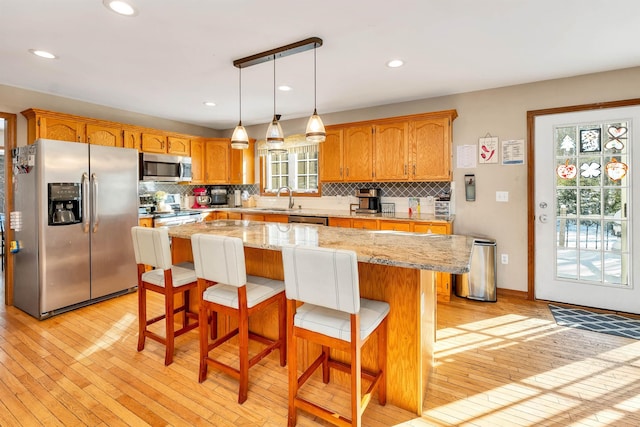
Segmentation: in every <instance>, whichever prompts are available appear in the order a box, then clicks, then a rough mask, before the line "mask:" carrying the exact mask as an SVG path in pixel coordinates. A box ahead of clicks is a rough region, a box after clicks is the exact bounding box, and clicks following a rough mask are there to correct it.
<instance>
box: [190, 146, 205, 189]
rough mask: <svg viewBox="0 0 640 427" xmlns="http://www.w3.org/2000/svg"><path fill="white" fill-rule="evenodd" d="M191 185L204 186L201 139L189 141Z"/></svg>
mask: <svg viewBox="0 0 640 427" xmlns="http://www.w3.org/2000/svg"><path fill="white" fill-rule="evenodd" d="M191 183H192V184H204V141H203V140H202V139H201V138H196V139H193V140H192V141H191Z"/></svg>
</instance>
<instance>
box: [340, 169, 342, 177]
mask: <svg viewBox="0 0 640 427" xmlns="http://www.w3.org/2000/svg"><path fill="white" fill-rule="evenodd" d="M340 178H342V166H341V167H340Z"/></svg>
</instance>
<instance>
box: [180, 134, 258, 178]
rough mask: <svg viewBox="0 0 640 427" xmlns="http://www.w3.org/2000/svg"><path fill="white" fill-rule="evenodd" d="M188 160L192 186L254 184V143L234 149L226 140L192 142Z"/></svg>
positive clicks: (207, 139) (214, 139) (211, 139)
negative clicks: (247, 146)
mask: <svg viewBox="0 0 640 427" xmlns="http://www.w3.org/2000/svg"><path fill="white" fill-rule="evenodd" d="M191 161H192V163H191V173H192V175H193V179H192V181H191V182H192V183H194V184H254V183H255V141H251V142H249V148H247V149H245V150H236V149H232V148H231V140H230V139H229V138H204V139H194V140H193V141H191Z"/></svg>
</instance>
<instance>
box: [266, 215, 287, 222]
mask: <svg viewBox="0 0 640 427" xmlns="http://www.w3.org/2000/svg"><path fill="white" fill-rule="evenodd" d="M264 220H265V221H267V222H282V223H288V222H289V215H285V214H265V215H264Z"/></svg>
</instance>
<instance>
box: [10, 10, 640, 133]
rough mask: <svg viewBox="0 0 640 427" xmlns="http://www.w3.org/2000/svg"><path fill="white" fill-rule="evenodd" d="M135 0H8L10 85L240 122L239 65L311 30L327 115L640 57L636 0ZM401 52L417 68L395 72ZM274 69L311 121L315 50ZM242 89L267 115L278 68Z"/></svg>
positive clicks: (247, 117) (289, 106)
mask: <svg viewBox="0 0 640 427" xmlns="http://www.w3.org/2000/svg"><path fill="white" fill-rule="evenodd" d="M132 3H133V4H134V5H135V7H136V8H137V9H138V10H139V13H138V15H137V16H135V17H123V16H120V15H117V14H115V13H113V12H110V11H109V10H107V9H106V8H105V7H104V6H103V4H102V0H28V1H26V0H0V84H5V85H9V86H16V87H20V88H26V89H31V90H35V91H40V92H45V93H50V94H55V95H59V96H62V97H66V98H73V99H78V100H82V101H87V102H91V103H95V104H100V105H105V106H109V107H114V108H118V109H123V110H128V111H133V112H137V113H142V114H148V115H152V116H157V117H162V118H167V119H173V120H178V121H181V122H186V123H193V124H197V125H202V126H206V127H211V128H215V129H228V128H232V127H233V126H235V124H236V123H237V121H238V110H239V106H238V69H237V68H235V67H234V66H233V65H232V61H233V60H234V59H238V58H242V57H245V56H249V55H252V54H256V53H260V52H263V51H266V50H269V49H273V48H276V47H279V46H283V45H286V44H289V43H292V42H295V41H298V40H302V39H305V38H307V37H311V36H317V37H320V38H322V39H323V40H324V45H323V46H322V47H320V48H318V49H317V52H316V53H317V64H318V67H317V73H318V76H317V104H318V112H319V113H320V114H321V115H322V114H323V113H329V112H336V111H344V110H350V109H356V108H363V107H369V106H375V105H383V104H390V103H396V102H402V101H408V100H414V99H422V98H431V97H435V96H441V95H448V94H455V93H462V92H468V91H474V90H480V89H487V88H493V87H500V86H507V85H514V84H519V83H526V82H534V81H540V80H547V79H553V78H559V77H567V76H573V75H579V74H587V73H592V72H599V71H606V70H613V69H620V68H627V67H633V66H638V65H640V1H638V0H394V1H389V0H384V1H383V0H339V1H337V0H316V1H309V0H271V1H266V0H132ZM28 49H44V50H48V51H51V52H53V53H55V54H56V55H58V56H59V59H56V60H49V61H48V60H44V59H41V58H38V57H35V56H33V55H31V54H29V53H28ZM392 58H401V59H403V60H404V61H405V62H406V65H405V66H404V67H402V68H399V69H390V68H388V67H386V66H385V63H386V61H387V60H389V59H392ZM276 76H277V84H278V85H280V84H288V85H290V86H292V87H293V90H292V91H290V92H287V93H284V92H278V93H277V96H276V100H277V112H278V113H279V114H282V119H283V120H287V119H292V118H296V117H305V116H308V115H310V113H311V112H312V110H313V51H307V52H304V53H300V54H296V55H292V56H289V57H286V58H283V59H280V60H278V61H276ZM242 85H243V87H242V89H243V104H242V107H243V108H242V110H243V111H242V114H243V122H244V124H245V125H251V124H257V123H265V122H267V121H269V120H270V118H271V116H272V114H273V62H267V63H264V64H260V65H256V66H252V67H249V68H246V69H244V70H243V71H242ZM585 90H588V88H585ZM209 100H210V101H214V102H215V103H216V104H217V105H216V107H205V106H204V105H203V101H209ZM33 107H37V106H33Z"/></svg>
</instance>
